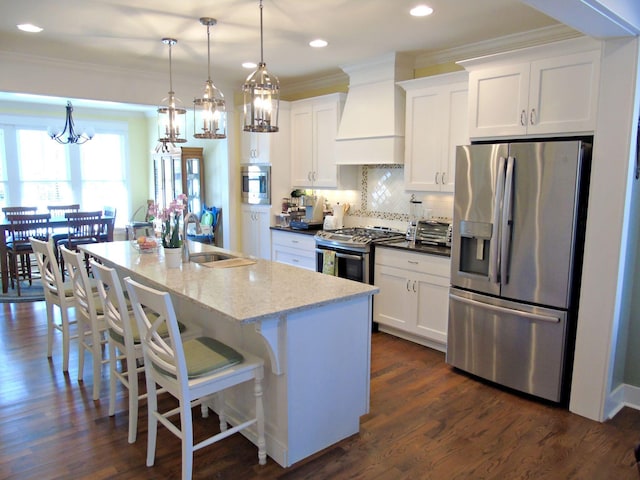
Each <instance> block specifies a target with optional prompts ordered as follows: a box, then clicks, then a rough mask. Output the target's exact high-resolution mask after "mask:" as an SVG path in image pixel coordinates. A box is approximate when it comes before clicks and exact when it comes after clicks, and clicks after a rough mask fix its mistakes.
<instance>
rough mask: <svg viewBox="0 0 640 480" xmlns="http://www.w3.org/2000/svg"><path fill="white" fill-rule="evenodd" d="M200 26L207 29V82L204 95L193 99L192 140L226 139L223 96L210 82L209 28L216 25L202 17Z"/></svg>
mask: <svg viewBox="0 0 640 480" xmlns="http://www.w3.org/2000/svg"><path fill="white" fill-rule="evenodd" d="M200 23H201V24H202V25H206V27H207V69H208V70H207V81H206V82H205V84H204V93H203V95H202V97H200V98H194V99H193V136H194V138H204V139H222V138H227V132H226V130H227V112H226V110H225V101H224V95H222V92H221V91H220V90H218V89H217V88H216V86H215V85H214V84H213V82H212V81H211V36H210V32H209V28H210V27H212V26H213V25H215V24H216V23H217V21H216V19H215V18H208V17H203V18H201V19H200Z"/></svg>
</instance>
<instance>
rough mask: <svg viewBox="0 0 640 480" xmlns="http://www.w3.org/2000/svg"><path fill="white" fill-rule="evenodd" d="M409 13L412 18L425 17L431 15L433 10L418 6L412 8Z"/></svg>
mask: <svg viewBox="0 0 640 480" xmlns="http://www.w3.org/2000/svg"><path fill="white" fill-rule="evenodd" d="M409 13H410V14H411V15H412V16H414V17H426V16H427V15H431V14H432V13H433V8H431V7H428V6H426V5H418V6H417V7H413V8H412V9H411V10H410V11H409Z"/></svg>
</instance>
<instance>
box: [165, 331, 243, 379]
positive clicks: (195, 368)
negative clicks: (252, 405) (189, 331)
mask: <svg viewBox="0 0 640 480" xmlns="http://www.w3.org/2000/svg"><path fill="white" fill-rule="evenodd" d="M182 347H183V349H184V359H185V362H186V364H187V375H188V377H189V378H190V379H192V378H198V377H202V376H205V375H210V374H212V373H214V372H215V371H216V370H221V369H224V368H225V367H230V366H232V365H236V364H238V363H241V362H242V360H243V359H244V357H243V356H242V354H240V353H238V352H237V351H235V350H234V349H233V348H231V347H230V346H228V345H225V344H224V343H222V342H219V341H217V340H216V339H214V338H211V337H198V338H194V339H191V340H186V341H183V343H182ZM154 367H155V368H157V369H158V371H159V372H161V373H162V374H164V375H168V376H170V377H173V378H176V377H175V376H174V375H172V374H171V373H169V372H166V371H165V370H164V369H162V368H160V367H158V366H156V365H155V364H154Z"/></svg>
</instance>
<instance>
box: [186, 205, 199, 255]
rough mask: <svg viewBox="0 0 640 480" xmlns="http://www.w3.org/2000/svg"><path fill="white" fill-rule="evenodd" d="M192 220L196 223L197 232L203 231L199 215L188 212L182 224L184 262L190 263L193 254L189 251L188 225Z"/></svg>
mask: <svg viewBox="0 0 640 480" xmlns="http://www.w3.org/2000/svg"><path fill="white" fill-rule="evenodd" d="M191 222H194V223H195V224H196V234H201V233H202V227H200V219H199V218H198V216H197V215H196V214H195V213H193V212H190V213H187V214H186V215H185V217H184V221H183V224H182V263H188V262H189V259H190V258H191V254H190V253H189V240H188V239H187V226H188V225H189V224H190V223H191Z"/></svg>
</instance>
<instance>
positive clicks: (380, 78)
mask: <svg viewBox="0 0 640 480" xmlns="http://www.w3.org/2000/svg"><path fill="white" fill-rule="evenodd" d="M341 68H342V70H343V71H344V72H345V73H346V74H347V75H349V92H348V93H347V101H346V102H345V105H344V110H343V112H342V118H341V120H340V127H339V128H338V135H337V137H336V149H335V152H336V164H338V165H377V164H391V163H404V111H405V94H404V90H403V89H402V88H401V87H399V86H397V85H396V82H398V81H402V80H408V79H410V78H413V58H412V57H410V56H409V55H406V54H399V53H392V54H388V55H385V56H384V57H377V58H375V59H373V60H370V61H367V62H364V63H359V64H357V65H350V66H344V67H341Z"/></svg>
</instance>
